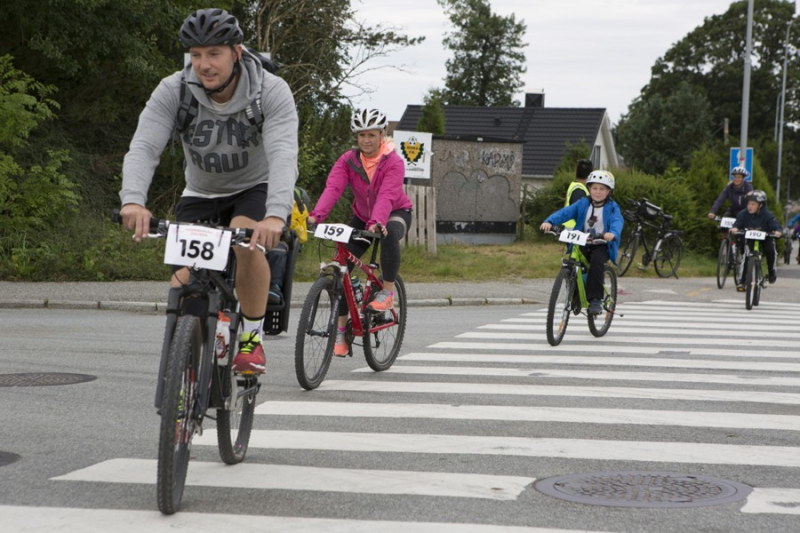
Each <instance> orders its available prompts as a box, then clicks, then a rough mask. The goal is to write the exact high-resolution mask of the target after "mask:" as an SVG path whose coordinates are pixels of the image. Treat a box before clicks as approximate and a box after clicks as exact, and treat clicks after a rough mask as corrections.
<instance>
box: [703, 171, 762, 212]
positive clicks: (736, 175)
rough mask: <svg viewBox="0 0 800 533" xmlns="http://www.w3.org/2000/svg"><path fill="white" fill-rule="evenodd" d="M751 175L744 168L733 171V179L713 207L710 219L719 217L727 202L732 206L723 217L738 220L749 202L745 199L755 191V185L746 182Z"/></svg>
mask: <svg viewBox="0 0 800 533" xmlns="http://www.w3.org/2000/svg"><path fill="white" fill-rule="evenodd" d="M749 175H750V173H749V172H747V169H746V168H744V167H742V166H739V167H736V168H734V169H733V170H732V171H731V176H733V179H732V180H731V181H730V182H729V183H728V184H727V185H725V187H723V189H722V192H721V193H720V194H719V196H717V199H716V200H714V205H712V206H711V211H710V212H709V213H708V218H710V219H712V220H713V219H714V217H716V216H717V211H719V209H720V207H722V204H724V203H725V200H728V201H729V202H730V206H728V209H727V210H726V211H725V213H724V214H723V215H722V216H723V217H733V218H736V216H737V215H738V214H739V213H740V212H741V211H742V210H743V209H744V208H745V207H746V204H747V202H746V201H745V199H744V197H745V196H747V194H748V193H750V192H752V191H753V184H752V183H749V182H747V181H745V179H747V176H749Z"/></svg>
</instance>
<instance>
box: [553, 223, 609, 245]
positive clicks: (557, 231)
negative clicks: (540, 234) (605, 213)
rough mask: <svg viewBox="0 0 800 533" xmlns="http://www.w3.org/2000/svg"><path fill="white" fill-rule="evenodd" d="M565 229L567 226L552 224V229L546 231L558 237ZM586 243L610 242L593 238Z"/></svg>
mask: <svg viewBox="0 0 800 533" xmlns="http://www.w3.org/2000/svg"><path fill="white" fill-rule="evenodd" d="M565 229H567V228H565V227H564V226H552V228H551V229H550V231H545V233H549V234H550V235H555V236H556V237H558V236H560V235H561V232H562V231H564V230H565ZM586 244H608V241H607V240H605V239H591V240H589V241H587V243H586Z"/></svg>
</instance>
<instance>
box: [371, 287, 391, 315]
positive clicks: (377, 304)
mask: <svg viewBox="0 0 800 533" xmlns="http://www.w3.org/2000/svg"><path fill="white" fill-rule="evenodd" d="M367 309H368V310H369V311H388V310H389V309H394V293H393V292H389V291H387V290H386V289H383V290H380V291H378V293H377V294H376V295H375V299H374V300H372V301H371V302H370V303H369V305H367Z"/></svg>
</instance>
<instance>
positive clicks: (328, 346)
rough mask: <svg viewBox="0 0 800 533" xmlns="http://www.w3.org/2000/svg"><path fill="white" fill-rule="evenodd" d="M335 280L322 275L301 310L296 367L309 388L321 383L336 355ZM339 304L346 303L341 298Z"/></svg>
mask: <svg viewBox="0 0 800 533" xmlns="http://www.w3.org/2000/svg"><path fill="white" fill-rule="evenodd" d="M335 303H336V299H335V297H334V295H333V280H332V279H331V278H329V277H321V278H319V279H318V280H317V281H315V282H314V284H313V285H312V286H311V289H310V290H309V291H308V295H307V296H306V301H305V303H304V304H303V310H302V311H301V312H300V322H299V324H298V325H297V337H296V340H295V345H294V346H295V347H294V370H295V374H296V375H297V382H298V383H300V386H301V387H303V388H304V389H306V390H312V389H316V388H317V387H319V384H320V383H322V380H323V379H325V374H327V373H328V367H329V366H330V364H331V357H333V345H334V343H335V342H336V321H337V316H334V314H333V307H334V304H335ZM339 305H347V304H346V303H345V302H344V299H342V302H341V303H340V304H339Z"/></svg>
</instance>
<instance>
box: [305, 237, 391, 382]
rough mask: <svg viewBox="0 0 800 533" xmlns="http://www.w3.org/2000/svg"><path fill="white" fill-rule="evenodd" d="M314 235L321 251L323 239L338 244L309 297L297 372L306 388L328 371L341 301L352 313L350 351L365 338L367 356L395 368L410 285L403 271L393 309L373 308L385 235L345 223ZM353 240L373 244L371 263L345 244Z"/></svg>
mask: <svg viewBox="0 0 800 533" xmlns="http://www.w3.org/2000/svg"><path fill="white" fill-rule="evenodd" d="M314 237H316V238H317V239H320V250H322V247H323V243H332V246H333V257H332V259H331V261H330V262H329V263H324V262H321V264H320V276H319V278H318V279H317V281H315V282H314V284H313V285H312V286H311V289H310V290H309V292H308V295H307V296H306V300H305V302H304V303H303V310H302V311H301V312H300V322H299V324H298V326H297V338H296V343H295V373H296V375H297V381H298V382H299V383H300V386H302V387H303V388H304V389H306V390H312V389H315V388H317V387H319V385H320V383H322V380H323V379H325V374H327V372H328V368H329V367H330V363H331V358H332V357H333V348H334V343H335V341H336V328H337V320H338V317H339V308H340V306H341V305H346V306H347V311H348V320H347V325H346V328H345V339H346V340H347V343H348V345H349V346H350V350H349V352H348V354H347V355H348V356H350V357H352V355H353V344H354V341H355V339H356V338H361V340H362V343H363V344H362V346H363V348H364V358H365V359H366V361H367V364H368V365H369V367H370V368H371V369H373V370H374V371H376V372H380V371H382V370H386V369H388V368H389V367H391V366H392V364H393V363H394V361H395V359H396V358H397V354H398V353H399V351H400V346H401V344H402V343H403V335H404V334H405V329H406V289H405V285H404V284H403V280H402V278H401V277H400V276H399V275H398V276H397V279H395V282H394V307H393V309H390V310H388V311H383V312H373V311H371V310H369V309H367V305H368V304H369V303H370V302H371V301H372V298H373V297H374V295H375V294H377V293H378V291H380V290H381V289H383V281H382V278H381V277H380V276H378V275H377V274H378V271H379V268H380V267H379V265H378V263H377V262H376V258H377V256H378V248H379V243H380V240H381V239H382V238H383V235H382V234H381V233H371V232H368V231H365V230H357V229H353V228H351V227H350V226H347V225H345V224H318V225H317V228H316V231H315V232H314ZM351 239H360V240H364V241H366V242H369V243H370V244H371V247H372V255H371V258H370V261H369V264H365V263H363V262H362V261H361V260H359V258H357V257H356V256H355V255H353V254H352V253H350V252H349V251H348V250H347V248H345V244H346V243H348V242H350V240H351ZM348 263H350V264H352V265H354V267H353V269H354V271H355V270H356V269H358V271H360V272H361V273H362V274H363V276H364V281H363V282H361V286H362V287H363V293H362V291H355V290H354V288H353V281H352V279H351V275H350V273H349V272H348Z"/></svg>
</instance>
